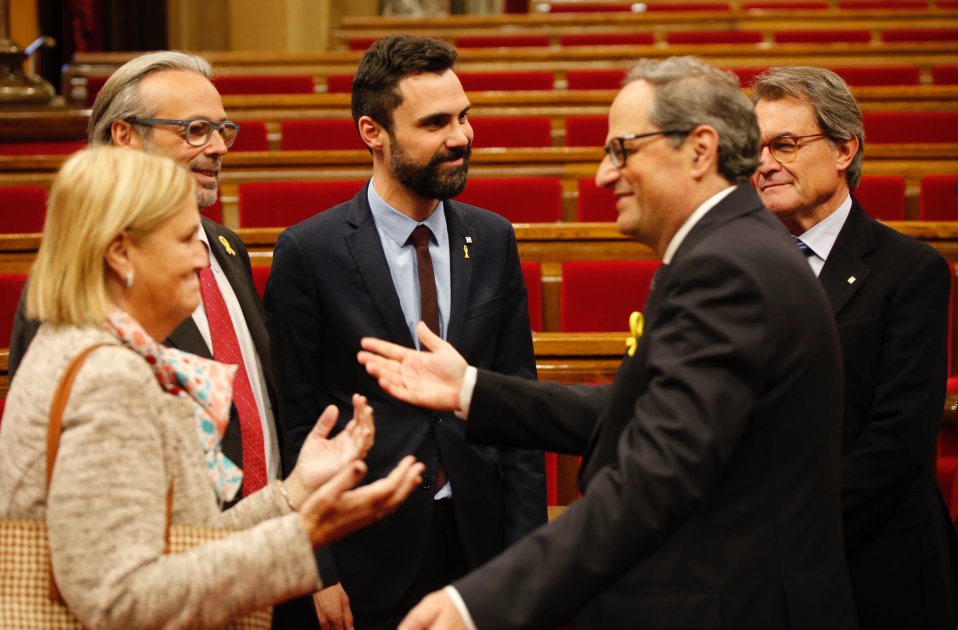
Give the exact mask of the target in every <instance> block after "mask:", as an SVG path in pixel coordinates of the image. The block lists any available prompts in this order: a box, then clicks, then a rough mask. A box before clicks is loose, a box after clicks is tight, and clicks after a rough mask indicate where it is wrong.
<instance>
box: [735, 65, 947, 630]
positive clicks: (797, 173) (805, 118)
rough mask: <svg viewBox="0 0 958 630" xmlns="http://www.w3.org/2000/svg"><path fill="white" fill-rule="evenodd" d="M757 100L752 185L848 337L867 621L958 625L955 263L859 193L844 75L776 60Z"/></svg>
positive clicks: (856, 120) (849, 443) (856, 129)
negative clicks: (948, 383) (952, 349)
mask: <svg viewBox="0 0 958 630" xmlns="http://www.w3.org/2000/svg"><path fill="white" fill-rule="evenodd" d="M752 100H753V101H754V102H755V113H756V115H757V116H758V122H759V127H760V128H761V131H762V156H761V163H760V164H759V167H758V171H757V173H756V175H755V178H754V183H755V187H756V188H757V189H758V192H759V195H760V196H761V198H762V201H764V202H765V205H766V206H767V207H768V208H770V209H771V210H773V211H774V212H775V213H776V214H777V215H778V217H779V218H780V219H781V221H782V223H784V224H785V227H787V228H788V230H789V231H790V232H791V233H792V235H793V236H794V237H795V239H796V241H795V243H796V245H797V246H798V247H799V249H800V250H801V251H802V252H803V253H804V254H805V256H806V259H807V261H808V264H809V266H810V267H811V268H812V271H814V273H815V274H816V275H817V276H818V278H819V280H820V281H821V284H822V286H823V287H824V288H825V292H826V294H827V295H828V299H829V301H830V302H831V306H832V312H833V314H834V316H835V319H836V322H837V324H838V333H839V337H840V339H841V342H842V350H843V361H844V372H845V378H844V381H845V388H844V408H843V414H842V443H841V448H842V517H843V519H842V520H843V529H844V537H845V553H846V556H847V558H848V565H849V572H850V575H851V580H852V588H853V591H854V595H855V604H856V608H857V610H858V620H859V623H860V625H861V627H862V628H869V629H879V630H880V629H882V628H889V629H893V628H894V629H897V628H910V629H912V628H914V629H927V630H931V629H938V628H948V629H953V628H954V627H955V623H956V613H955V606H956V602H958V600H956V596H955V566H956V564H955V535H954V529H953V527H952V525H951V522H950V518H949V517H948V516H947V513H946V512H945V508H944V503H943V501H942V500H941V496H940V494H939V492H938V488H937V484H936V478H935V443H936V442H935V441H936V438H937V436H938V429H939V426H940V423H941V417H942V409H943V407H944V398H945V380H946V377H947V373H948V368H947V356H948V349H947V348H948V302H949V295H950V291H951V269H950V267H949V265H948V263H947V262H946V261H945V259H944V258H942V257H941V255H939V254H938V253H937V252H936V251H935V250H934V249H933V248H931V247H929V246H928V245H925V244H923V243H920V242H918V241H916V240H914V239H912V238H910V237H908V236H905V235H903V234H900V233H898V232H896V231H895V230H892V229H890V228H888V227H886V226H883V225H881V224H879V223H877V222H876V221H874V220H872V219H871V218H869V216H868V215H867V214H866V213H865V210H864V209H863V208H862V207H861V205H860V204H859V203H858V201H857V200H856V199H855V197H854V195H853V191H854V190H855V189H856V187H857V186H858V183H859V180H860V178H861V169H862V166H861V164H862V149H863V143H864V131H863V126H862V117H861V112H860V111H859V109H858V105H857V104H856V103H855V99H854V97H853V96H852V94H851V91H850V90H849V89H848V86H847V85H846V84H845V82H844V81H843V80H842V79H841V78H840V77H839V76H838V75H836V74H835V73H834V72H831V71H829V70H824V69H821V68H811V67H785V68H775V69H773V70H771V71H769V72H768V73H766V74H764V75H761V76H759V77H758V78H757V79H756V81H755V83H754V85H753V86H752Z"/></svg>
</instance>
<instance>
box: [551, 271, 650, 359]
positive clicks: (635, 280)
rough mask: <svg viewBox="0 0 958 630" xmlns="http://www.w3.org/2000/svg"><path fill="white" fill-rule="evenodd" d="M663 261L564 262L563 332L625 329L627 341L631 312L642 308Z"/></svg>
mask: <svg viewBox="0 0 958 630" xmlns="http://www.w3.org/2000/svg"><path fill="white" fill-rule="evenodd" d="M660 264H661V263H660V262H659V261H657V260H614V261H605V260H602V261H595V260H588V261H586V260H579V261H568V262H564V263H562V290H561V313H560V321H561V324H560V329H561V330H562V332H604V331H608V332H616V331H621V332H622V337H623V342H624V340H625V337H626V334H627V331H628V330H629V315H630V314H631V313H632V311H639V310H642V308H643V306H644V305H645V299H646V297H648V291H649V285H650V284H651V282H652V276H653V274H654V273H655V270H656V269H658V267H659V265H660ZM624 349H625V346H624V343H623V351H624Z"/></svg>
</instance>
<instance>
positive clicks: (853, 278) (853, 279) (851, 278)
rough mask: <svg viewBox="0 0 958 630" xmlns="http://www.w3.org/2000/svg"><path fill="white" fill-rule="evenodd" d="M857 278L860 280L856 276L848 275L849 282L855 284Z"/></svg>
mask: <svg viewBox="0 0 958 630" xmlns="http://www.w3.org/2000/svg"><path fill="white" fill-rule="evenodd" d="M855 280H858V278H856V277H855V276H848V284H855Z"/></svg>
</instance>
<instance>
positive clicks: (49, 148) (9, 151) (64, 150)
mask: <svg viewBox="0 0 958 630" xmlns="http://www.w3.org/2000/svg"><path fill="white" fill-rule="evenodd" d="M85 146H86V142H84V141H82V140H78V141H76V142H4V143H0V155H69V154H71V153H74V152H76V151H79V150H80V149H82V148H84V147H85Z"/></svg>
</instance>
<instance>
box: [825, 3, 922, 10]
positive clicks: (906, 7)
mask: <svg viewBox="0 0 958 630" xmlns="http://www.w3.org/2000/svg"><path fill="white" fill-rule="evenodd" d="M838 8H839V9H852V10H864V9H902V10H908V11H914V10H915V9H927V8H928V0H843V1H842V2H839V3H838Z"/></svg>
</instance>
